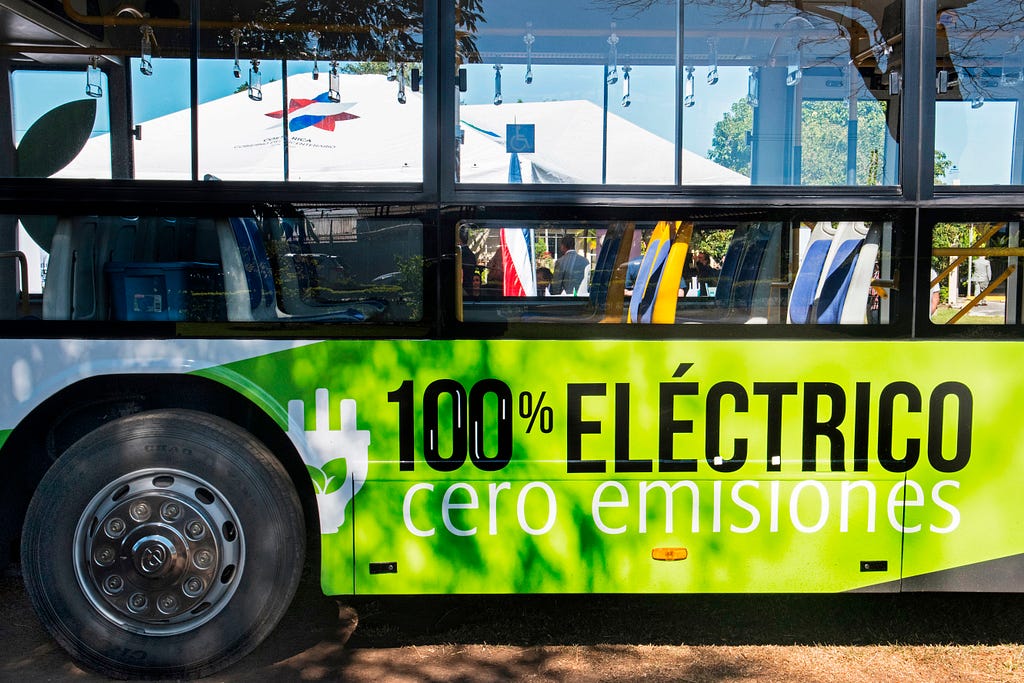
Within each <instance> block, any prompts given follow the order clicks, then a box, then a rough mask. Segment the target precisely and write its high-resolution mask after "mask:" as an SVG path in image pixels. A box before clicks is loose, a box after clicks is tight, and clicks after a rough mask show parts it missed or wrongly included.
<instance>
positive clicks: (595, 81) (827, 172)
mask: <svg viewBox="0 0 1024 683" xmlns="http://www.w3.org/2000/svg"><path fill="white" fill-rule="evenodd" d="M450 1H451V0H450ZM453 4H455V5H456V6H457V8H458V10H457V17H458V18H459V25H458V26H457V28H456V33H457V36H458V38H459V41H460V42H459V48H460V49H459V50H458V52H457V55H456V59H457V61H458V63H457V65H456V67H457V68H460V69H462V70H463V71H464V74H465V78H464V86H465V87H464V88H460V89H461V90H462V93H460V98H459V102H458V106H457V107H456V110H455V111H456V116H457V119H456V122H455V123H456V126H457V127H458V129H459V147H458V150H457V151H458V158H457V163H456V180H457V181H458V182H462V183H467V184H468V183H490V184H495V183H508V184H520V183H522V184H534V183H560V184H617V185H644V184H646V185H682V186H697V185H815V186H830V185H833V186H834V185H855V186H866V185H889V186H892V185H896V184H898V161H899V130H900V127H899V112H900V109H901V108H900V98H901V96H902V95H901V92H902V65H903V56H902V50H903V44H904V41H903V27H902V9H903V8H902V5H903V3H902V2H900V1H899V0H888V1H879V2H874V1H873V2H866V1H865V0H851V1H850V2H843V3H839V4H838V5H837V4H836V3H831V2H830V3H816V2H811V3H803V2H739V1H738V0H720V1H716V2H684V1H681V0H665V1H661V2H621V3H616V2H607V3H600V2H597V3H595V2H584V1H581V0H564V1H563V2H560V3H559V11H558V12H557V13H553V12H551V11H549V8H548V7H547V3H545V2H543V1H542V0H522V1H520V2H515V3H496V2H491V3H480V4H479V5H475V4H474V5H472V8H467V7H465V6H464V5H466V3H462V2H454V3H453ZM680 32H681V33H682V35H680Z"/></svg>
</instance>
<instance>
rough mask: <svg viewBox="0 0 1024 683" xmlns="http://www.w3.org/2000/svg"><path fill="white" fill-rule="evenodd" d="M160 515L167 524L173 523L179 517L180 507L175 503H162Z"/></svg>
mask: <svg viewBox="0 0 1024 683" xmlns="http://www.w3.org/2000/svg"><path fill="white" fill-rule="evenodd" d="M160 515H161V516H162V517H163V518H164V519H165V520H166V521H168V522H173V521H174V520H176V519H178V517H180V516H181V506H180V505H178V504H177V503H164V504H163V507H162V508H160Z"/></svg>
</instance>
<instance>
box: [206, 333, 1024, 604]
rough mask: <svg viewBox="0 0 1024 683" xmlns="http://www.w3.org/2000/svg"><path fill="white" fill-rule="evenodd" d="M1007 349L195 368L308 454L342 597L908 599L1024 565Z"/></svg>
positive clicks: (496, 349)
mask: <svg viewBox="0 0 1024 683" xmlns="http://www.w3.org/2000/svg"><path fill="white" fill-rule="evenodd" d="M967 351H970V356H971V360H970V362H969V363H968V362H960V360H958V359H961V358H963V357H964V356H965V353H966V352H967ZM1016 355H1017V354H1016V353H1015V346H1014V345H1013V344H1009V343H970V344H955V343H941V342H891V341H887V342H874V341H864V342H849V341H844V342H841V343H840V342H832V341H720V342H708V341H664V342H659V341H644V342H629V341H523V340H472V341H386V340H383V341H325V342H322V343H318V344H313V345H310V346H306V347H302V348H297V349H294V350H290V351H286V352H282V353H278V354H274V355H272V356H266V357H262V358H257V359H253V360H249V361H244V362H241V363H236V364H233V365H231V366H227V367H221V368H217V369H215V370H212V371H207V372H206V374H208V375H210V376H213V377H215V378H218V379H220V380H221V381H224V382H225V383H229V384H231V385H232V386H235V387H237V388H239V389H240V390H242V391H245V392H247V393H248V394H249V395H250V396H251V397H252V398H253V399H254V400H256V401H258V402H259V403H260V404H261V405H263V406H264V407H265V408H266V409H267V410H268V412H269V413H270V414H272V415H274V416H275V417H276V418H277V419H278V420H279V421H280V422H281V424H282V427H284V428H288V429H289V432H290V434H291V435H293V441H296V443H297V444H299V445H300V451H302V452H303V454H304V457H306V459H307V465H309V467H310V472H311V476H312V477H313V480H314V483H315V486H316V487H317V491H318V492H320V493H321V494H322V495H321V496H320V500H319V501H318V502H319V503H320V509H321V514H322V517H323V519H324V520H325V525H326V526H325V529H324V532H325V536H324V540H325V546H324V553H323V564H324V580H323V585H324V588H325V590H326V591H328V592H331V593H350V592H353V591H355V592H357V593H452V592H470V593H501V592H561V591H572V592H586V591H612V592H645V591H652V592H676V591H680V592H707V591H713V592H720V591H725V592H746V591H755V592H760V591H845V590H857V589H860V590H864V589H872V590H897V589H899V588H900V587H901V579H902V578H903V577H906V576H916V575H927V574H931V573H935V572H941V571H943V570H949V569H951V568H955V567H964V566H966V565H971V564H975V563H978V562H984V561H988V560H993V559H997V558H1008V557H1011V556H1015V555H1018V554H1020V553H1024V533H1021V531H1022V529H1021V528H1020V527H1021V522H1019V521H1016V519H1015V517H1016V516H1012V517H1014V518H1013V519H1008V518H1007V515H1006V510H1009V509H1013V503H1014V502H1015V501H1016V499H1017V498H1019V490H1020V479H1021V477H1020V475H1018V474H1017V472H1018V470H1019V469H1020V465H1019V464H1018V461H1019V460H1020V458H1019V456H1018V450H1019V449H1018V447H1017V446H1016V444H1018V443H1020V442H1021V439H1022V436H1024V434H1022V432H1024V424H1022V423H1024V421H1022V420H1020V419H1019V416H1018V410H1017V409H1016V406H1017V405H1019V404H1020V403H1021V398H1022V396H1021V393H1022V391H1021V389H1020V388H1019V383H1018V382H1016V381H1015V379H1014V376H1013V373H1012V372H1011V371H1010V370H1011V369H1012V368H1014V367H1015V365H1016ZM239 377H243V378H245V381H244V382H243V381H240V380H239V379H238V378H239ZM318 400H322V403H323V405H322V406H321V407H320V408H317V406H316V402H317V401H318ZM299 402H301V403H299ZM289 404H291V410H292V411H293V415H295V416H297V417H293V419H292V424H291V426H290V427H289V425H288V418H287V414H288V411H289ZM346 405H347V406H348V407H347V408H346V407H345V406H346ZM346 410H347V411H348V415H349V417H347V418H343V417H342V413H345V411H346ZM321 413H326V414H325V415H322V414H321ZM303 422H304V424H303ZM300 432H304V434H305V436H304V437H303V436H302V434H300ZM303 439H304V440H303ZM303 444H305V445H303ZM332 444H333V445H332ZM304 449H305V450H304ZM317 449H320V450H319V451H317V452H319V453H320V455H314V456H309V455H308V452H307V451H312V450H317ZM332 449H333V450H332ZM331 482H334V483H333V484H332V483H331ZM341 482H346V483H345V484H342V483H341ZM655 549H672V552H675V553H676V554H677V555H680V554H681V553H682V552H683V550H684V549H685V554H686V559H679V560H675V561H660V560H656V559H652V553H654V551H655ZM978 588H983V587H981V586H979V587H978Z"/></svg>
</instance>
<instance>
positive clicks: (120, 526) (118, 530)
mask: <svg viewBox="0 0 1024 683" xmlns="http://www.w3.org/2000/svg"><path fill="white" fill-rule="evenodd" d="M125 528H126V525H125V523H124V520H123V519H121V518H120V517H111V518H110V519H108V520H107V523H106V525H105V526H104V529H105V530H106V532H107V536H110V537H111V538H120V536H121V534H123V533H124V530H125Z"/></svg>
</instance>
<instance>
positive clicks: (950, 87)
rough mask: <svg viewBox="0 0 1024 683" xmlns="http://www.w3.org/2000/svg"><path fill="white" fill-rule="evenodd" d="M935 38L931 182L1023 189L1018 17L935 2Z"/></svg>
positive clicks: (990, 6) (989, 6) (983, 6)
mask: <svg viewBox="0 0 1024 683" xmlns="http://www.w3.org/2000/svg"><path fill="white" fill-rule="evenodd" d="M935 31H936V63H935V70H936V83H935V85H936V95H935V179H936V182H937V183H939V184H943V185H960V184H964V185H1007V184H1011V185H1019V184H1021V183H1024V176H1022V170H1021V169H1022V168H1024V166H1022V164H1021V159H1022V158H1024V139H1022V136H1021V129H1020V121H1021V111H1020V109H1021V102H1022V101H1024V18H1022V17H1021V16H1020V13H1019V12H1010V11H1007V8H1006V6H1005V5H1001V4H999V3H964V4H963V6H957V7H943V4H942V3H940V6H939V12H938V16H937V18H936V22H935Z"/></svg>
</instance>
